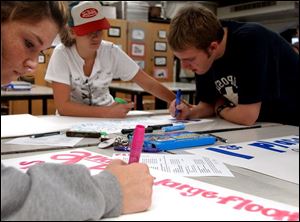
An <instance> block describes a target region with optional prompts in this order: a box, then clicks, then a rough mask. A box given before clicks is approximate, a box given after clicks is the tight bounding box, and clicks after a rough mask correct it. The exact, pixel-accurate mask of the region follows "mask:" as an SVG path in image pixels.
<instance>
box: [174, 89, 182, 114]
mask: <svg viewBox="0 0 300 222" xmlns="http://www.w3.org/2000/svg"><path fill="white" fill-rule="evenodd" d="M180 102H181V90H180V89H178V90H177V92H176V100H175V108H176V107H177V105H179V104H180ZM179 112H180V110H178V109H177V108H176V110H175V116H177V115H178V113H179Z"/></svg>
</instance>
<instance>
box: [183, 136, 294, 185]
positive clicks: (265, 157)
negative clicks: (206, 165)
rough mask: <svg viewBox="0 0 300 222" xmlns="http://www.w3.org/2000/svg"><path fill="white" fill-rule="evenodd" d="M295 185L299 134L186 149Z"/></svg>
mask: <svg viewBox="0 0 300 222" xmlns="http://www.w3.org/2000/svg"><path fill="white" fill-rule="evenodd" d="M186 151H187V152H189V153H193V154H197V155H201V156H207V157H211V158H215V159H218V160H220V161H223V162H224V163H227V164H231V165H235V166H239V167H243V168H247V169H250V170H254V171H257V172H260V173H264V174H267V175H270V176H273V177H277V178H280V179H282V180H287V181H290V182H293V183H296V184H299V136H293V135H291V136H285V137H276V138H270V139H263V140H257V141H249V142H243V143H236V144H226V145H220V146H206V147H203V148H197V149H188V150H186Z"/></svg>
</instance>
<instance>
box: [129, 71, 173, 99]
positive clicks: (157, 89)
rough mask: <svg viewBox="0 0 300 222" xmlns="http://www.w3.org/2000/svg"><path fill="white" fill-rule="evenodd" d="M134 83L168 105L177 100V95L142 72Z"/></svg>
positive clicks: (134, 79) (137, 75)
mask: <svg viewBox="0 0 300 222" xmlns="http://www.w3.org/2000/svg"><path fill="white" fill-rule="evenodd" d="M133 81H134V82H136V83H137V84H138V85H139V86H140V87H142V88H143V89H144V90H145V91H146V92H148V93H150V94H152V95H153V96H155V97H157V98H159V99H161V100H163V101H165V102H167V103H170V102H172V101H173V100H174V99H175V98H176V95H175V93H173V92H172V91H171V90H169V89H168V88H167V87H165V86H164V85H163V84H162V83H161V82H159V81H157V80H156V79H154V78H153V77H151V76H150V75H148V74H147V73H145V72H144V71H142V70H139V72H138V73H137V74H136V76H135V77H134V78H133Z"/></svg>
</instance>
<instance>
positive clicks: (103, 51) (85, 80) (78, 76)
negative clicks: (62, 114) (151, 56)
mask: <svg viewBox="0 0 300 222" xmlns="http://www.w3.org/2000/svg"><path fill="white" fill-rule="evenodd" d="M83 65H84V60H83V59H82V58H81V57H80V56H79V54H78V52H77V50H76V46H75V44H74V45H73V46H72V47H65V46H64V45H63V44H59V45H57V46H56V47H55V49H54V51H53V54H52V56H51V58H50V61H49V65H48V68H47V72H46V76H45V79H46V80H47V81H49V82H51V81H54V82H59V83H64V84H67V85H69V86H71V95H70V98H71V101H73V102H78V103H84V104H87V105H93V106H95V105H96V106H97V105H98V106H107V105H110V104H112V103H113V102H114V99H113V97H112V96H111V95H110V92H109V85H110V83H111V81H112V80H113V79H121V80H123V81H128V80H131V79H132V78H133V77H134V76H135V75H136V74H137V72H138V70H139V66H138V65H137V64H136V63H135V62H134V61H133V60H132V59H131V58H130V57H129V56H128V55H127V54H126V53H125V52H123V51H122V50H121V49H120V48H119V47H118V46H116V45H114V44H113V43H111V42H107V41H102V42H101V45H100V47H99V49H98V50H97V56H96V59H95V62H94V66H93V70H92V73H91V75H90V76H89V77H87V76H85V75H84V72H83Z"/></svg>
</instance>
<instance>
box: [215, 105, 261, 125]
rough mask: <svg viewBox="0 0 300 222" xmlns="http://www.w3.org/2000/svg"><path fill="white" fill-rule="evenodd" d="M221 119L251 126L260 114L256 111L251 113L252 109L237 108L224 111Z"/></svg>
mask: <svg viewBox="0 0 300 222" xmlns="http://www.w3.org/2000/svg"><path fill="white" fill-rule="evenodd" d="M220 117H221V118H223V119H225V120H227V121H229V122H233V123H236V124H241V125H247V126H251V125H253V124H254V123H255V122H256V120H257V118H258V113H257V112H256V111H255V110H254V111H252V112H251V109H250V108H248V109H247V110H245V108H244V107H241V106H236V107H233V108H230V107H227V108H225V109H223V110H222V112H220Z"/></svg>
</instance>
